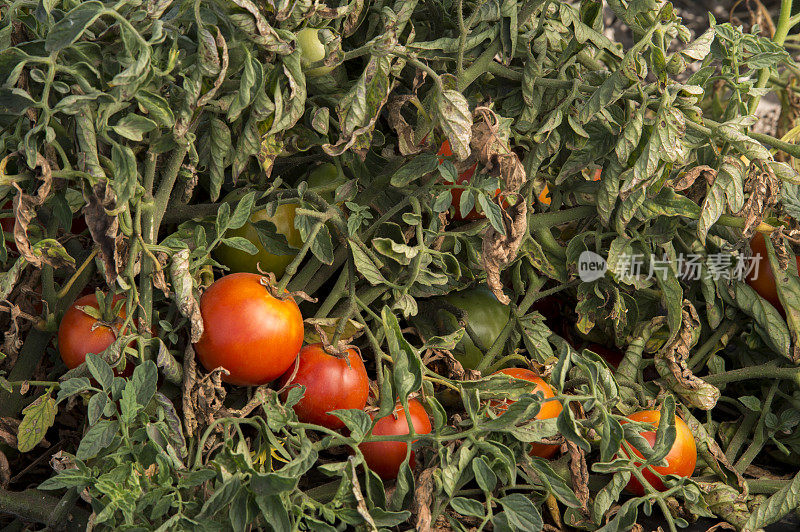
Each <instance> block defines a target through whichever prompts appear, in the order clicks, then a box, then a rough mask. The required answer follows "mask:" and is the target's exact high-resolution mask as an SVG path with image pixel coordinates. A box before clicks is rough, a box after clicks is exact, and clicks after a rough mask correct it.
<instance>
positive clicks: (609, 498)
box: [592, 471, 631, 523]
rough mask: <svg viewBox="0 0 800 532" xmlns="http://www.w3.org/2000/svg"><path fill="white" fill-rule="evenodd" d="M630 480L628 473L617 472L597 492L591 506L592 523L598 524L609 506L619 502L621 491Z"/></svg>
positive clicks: (629, 473)
mask: <svg viewBox="0 0 800 532" xmlns="http://www.w3.org/2000/svg"><path fill="white" fill-rule="evenodd" d="M630 479H631V472H630V471H618V472H616V473H614V476H613V477H611V481H610V482H609V483H608V484H606V485H605V486H603V489H601V490H600V491H598V492H597V496H596V497H595V499H594V504H593V505H592V521H594V522H595V523H600V522H601V521H602V519H603V515H604V514H605V513H606V511H608V509H609V508H611V505H612V504H614V503H615V502H616V501H618V500H619V496H620V495H621V494H622V490H623V489H625V486H627V485H628V482H629V481H630Z"/></svg>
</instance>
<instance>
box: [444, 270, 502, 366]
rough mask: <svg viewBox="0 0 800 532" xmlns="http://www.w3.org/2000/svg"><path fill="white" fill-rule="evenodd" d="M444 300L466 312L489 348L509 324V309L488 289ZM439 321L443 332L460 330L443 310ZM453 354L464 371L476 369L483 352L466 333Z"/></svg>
mask: <svg viewBox="0 0 800 532" xmlns="http://www.w3.org/2000/svg"><path fill="white" fill-rule="evenodd" d="M444 299H445V301H447V302H448V303H450V304H451V305H453V306H454V307H456V308H459V309H461V310H464V311H466V313H467V320H468V321H469V325H470V327H471V328H472V330H473V331H474V332H475V334H476V335H477V337H478V339H479V340H480V342H481V343H482V344H483V346H484V347H485V348H486V349H489V348H490V347H491V346H492V344H493V343H494V341H495V340H497V337H498V336H500V332H501V331H502V330H503V328H504V327H505V326H506V323H508V318H509V315H510V311H509V308H508V307H507V306H506V305H503V304H502V303H500V301H498V300H497V298H496V297H495V296H494V294H493V293H492V292H491V291H490V290H489V288H488V287H486V286H481V287H479V288H472V289H469V290H464V291H461V292H456V293H453V294H448V295H446V296H444ZM437 321H438V322H439V326H440V328H441V329H442V332H447V333H451V332H453V331H455V330H456V329H458V320H457V319H456V317H455V316H453V315H452V314H451V313H450V312H448V311H446V310H443V309H440V310H439V311H438V312H437ZM453 355H454V356H455V357H456V360H458V361H459V362H461V365H462V366H464V367H465V368H467V369H475V368H476V367H478V364H480V362H481V360H482V359H483V355H484V353H482V352H481V351H480V349H478V347H477V346H476V345H475V344H474V343H473V341H472V339H471V338H470V337H469V336H468V335H467V334H466V333H465V334H464V337H463V338H462V339H461V342H459V344H458V345H457V346H456V348H455V350H454V351H453Z"/></svg>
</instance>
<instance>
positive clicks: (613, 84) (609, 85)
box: [578, 72, 631, 124]
mask: <svg viewBox="0 0 800 532" xmlns="http://www.w3.org/2000/svg"><path fill="white" fill-rule="evenodd" d="M630 85H631V81H630V80H629V79H628V78H626V77H625V76H624V75H623V74H622V72H614V73H612V74H611V75H610V76H608V78H606V80H605V81H604V82H603V84H602V85H600V86H599V87H598V88H597V89H595V91H594V93H592V95H591V96H590V97H589V99H588V100H587V101H586V104H585V105H584V106H583V108H582V109H581V110H580V113H579V114H578V120H580V122H581V123H582V124H585V123H587V122H588V121H589V120H591V118H592V117H593V116H595V115H597V114H598V113H599V112H600V110H601V109H604V108H606V107H608V106H609V105H611V104H612V103H614V102H616V101H617V100H619V99H620V98H621V97H622V93H623V92H624V91H625V90H626V89H627V88H628V87H629V86H630Z"/></svg>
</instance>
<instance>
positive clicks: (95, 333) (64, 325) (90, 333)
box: [58, 294, 133, 376]
mask: <svg viewBox="0 0 800 532" xmlns="http://www.w3.org/2000/svg"><path fill="white" fill-rule="evenodd" d="M122 301H124V297H123V296H121V295H116V296H114V297H113V298H112V299H111V300H106V301H104V303H105V306H106V307H107V308H104V309H102V310H101V309H100V305H99V304H98V301H97V295H96V294H88V295H85V296H83V297H81V298H80V299H78V300H77V301H75V303H73V304H72V306H71V307H69V309H67V311H66V312H65V313H64V316H63V317H62V318H61V323H60V324H59V326H58V353H59V354H60V355H61V360H63V361H64V365H66V366H67V368H69V369H73V368H77V367H78V366H80V365H81V364H83V363H84V361H86V355H87V354H88V353H94V354H100V353H102V352H103V351H105V350H106V349H107V348H108V347H109V346H110V345H111V344H113V343H114V341H115V340H116V339H117V337H118V336H119V335H120V334H123V333H124V331H123V329H122V325H123V322H124V320H125V316H126V315H125V308H124V305H122V304H121V302H122ZM116 307H118V309H117V312H116V314H114V313H113V309H114V308H116ZM92 314H95V315H94V316H93V315H92ZM104 314H105V315H104ZM132 372H133V366H132V365H131V364H126V366H125V368H123V370H121V371H119V372H118V373H117V376H127V375H131V373H132Z"/></svg>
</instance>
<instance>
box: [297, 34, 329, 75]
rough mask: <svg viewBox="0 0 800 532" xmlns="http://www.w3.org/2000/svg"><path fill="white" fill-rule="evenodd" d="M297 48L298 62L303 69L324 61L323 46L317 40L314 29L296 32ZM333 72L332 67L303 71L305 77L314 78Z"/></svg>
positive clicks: (317, 36)
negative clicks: (298, 53)
mask: <svg viewBox="0 0 800 532" xmlns="http://www.w3.org/2000/svg"><path fill="white" fill-rule="evenodd" d="M296 38H297V48H298V49H299V50H300V54H301V55H300V62H301V63H302V65H303V66H304V67H306V66H308V65H310V64H312V63H316V62H317V61H322V60H323V59H325V45H324V44H322V41H321V40H320V38H319V30H318V29H316V28H303V29H302V30H300V31H298V32H297V35H296ZM331 70H333V67H328V66H322V67H317V68H310V69H308V70H305V73H306V77H308V78H316V77H319V76H324V75H325V74H327V73H328V72H330V71H331Z"/></svg>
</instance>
